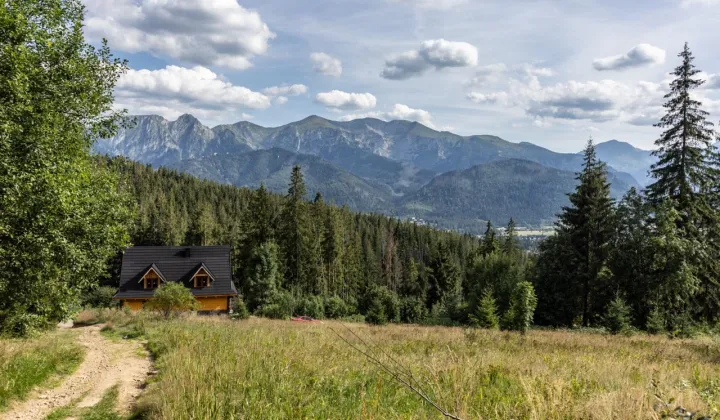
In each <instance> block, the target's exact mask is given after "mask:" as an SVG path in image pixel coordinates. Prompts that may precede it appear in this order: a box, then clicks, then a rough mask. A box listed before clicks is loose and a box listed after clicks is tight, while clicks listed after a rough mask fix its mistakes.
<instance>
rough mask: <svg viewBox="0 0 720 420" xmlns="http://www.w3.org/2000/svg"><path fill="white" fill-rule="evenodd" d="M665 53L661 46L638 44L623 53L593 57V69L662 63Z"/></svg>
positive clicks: (618, 68)
mask: <svg viewBox="0 0 720 420" xmlns="http://www.w3.org/2000/svg"><path fill="white" fill-rule="evenodd" d="M665 55H666V54H665V50H663V49H662V48H658V47H655V46H652V45H650V44H638V45H636V46H634V47H632V48H631V49H630V51H628V52H626V53H625V54H621V55H614V56H612V57H605V58H598V59H595V60H594V61H593V67H594V68H595V70H599V71H604V70H624V69H629V68H634V67H642V66H647V65H655V64H663V63H664V62H665Z"/></svg>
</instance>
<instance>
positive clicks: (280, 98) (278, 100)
mask: <svg viewBox="0 0 720 420" xmlns="http://www.w3.org/2000/svg"><path fill="white" fill-rule="evenodd" d="M287 101H288V98H287V96H278V97H277V98H275V99H273V102H275V104H276V105H283V104H286V103H287Z"/></svg>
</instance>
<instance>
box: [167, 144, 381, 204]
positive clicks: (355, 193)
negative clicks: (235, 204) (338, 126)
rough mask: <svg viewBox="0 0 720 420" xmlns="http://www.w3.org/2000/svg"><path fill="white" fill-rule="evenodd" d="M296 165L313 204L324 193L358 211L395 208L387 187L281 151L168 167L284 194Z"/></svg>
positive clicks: (209, 158)
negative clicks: (299, 169) (319, 194)
mask: <svg viewBox="0 0 720 420" xmlns="http://www.w3.org/2000/svg"><path fill="white" fill-rule="evenodd" d="M295 165H300V166H301V167H302V171H303V175H304V177H305V184H306V186H307V198H308V199H309V200H310V199H312V198H313V197H314V195H315V193H316V192H320V193H322V195H323V197H324V199H325V200H326V201H328V202H331V203H335V204H338V205H347V206H349V207H350V208H352V209H354V210H359V211H376V212H389V211H391V210H392V208H393V204H392V194H391V190H390V188H388V187H387V186H384V185H382V184H374V183H372V182H369V181H366V180H364V179H362V178H360V177H358V176H357V175H354V174H351V173H349V172H347V171H345V170H343V169H341V168H339V167H338V166H336V165H334V164H332V163H329V162H327V161H324V160H323V159H321V158H319V157H317V156H310V155H303V154H297V153H293V152H290V151H288V150H285V149H281V148H272V149H267V150H254V151H251V152H248V153H223V154H215V155H212V156H205V157H202V158H199V159H188V160H183V161H180V162H176V163H173V164H171V165H168V166H169V167H170V168H172V169H177V170H179V171H181V172H185V173H187V174H190V175H193V176H196V177H198V178H202V179H208V180H211V181H216V182H219V183H222V184H231V185H235V186H238V187H249V188H257V187H259V186H260V184H264V185H265V187H266V188H268V189H269V190H271V191H274V192H278V193H283V194H284V193H285V192H286V191H287V186H288V181H289V179H290V173H291V171H292V168H293V166H295Z"/></svg>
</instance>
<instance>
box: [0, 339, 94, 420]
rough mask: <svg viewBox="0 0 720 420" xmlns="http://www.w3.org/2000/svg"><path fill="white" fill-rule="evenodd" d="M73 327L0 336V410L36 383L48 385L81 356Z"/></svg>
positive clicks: (26, 392) (73, 368) (71, 367)
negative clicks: (24, 336)
mask: <svg viewBox="0 0 720 420" xmlns="http://www.w3.org/2000/svg"><path fill="white" fill-rule="evenodd" d="M75 338H76V334H75V332H74V331H68V330H60V331H56V332H52V333H48V334H46V335H43V336H42V337H38V338H32V339H24V340H6V339H0V412H2V411H3V410H4V409H5V408H7V406H8V404H9V402H10V401H11V400H14V399H22V398H24V397H25V396H27V394H28V393H29V392H30V391H31V390H32V389H33V388H34V387H35V386H37V385H44V386H51V385H54V384H56V383H57V380H59V379H60V377H62V376H63V375H67V374H70V373H72V372H73V371H74V370H75V368H77V366H78V365H79V364H80V362H81V361H82V358H83V352H84V350H83V348H82V346H80V345H79V344H77V343H76V341H75Z"/></svg>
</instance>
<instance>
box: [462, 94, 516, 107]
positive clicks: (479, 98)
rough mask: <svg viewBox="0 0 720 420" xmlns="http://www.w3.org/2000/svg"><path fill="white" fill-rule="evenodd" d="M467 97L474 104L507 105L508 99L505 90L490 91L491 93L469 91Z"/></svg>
mask: <svg viewBox="0 0 720 420" xmlns="http://www.w3.org/2000/svg"><path fill="white" fill-rule="evenodd" d="M467 98H468V99H470V100H471V101H473V102H475V103H476V104H499V105H509V104H510V99H509V97H508V94H507V92H492V93H480V92H470V93H468V94H467Z"/></svg>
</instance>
